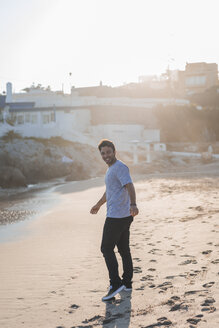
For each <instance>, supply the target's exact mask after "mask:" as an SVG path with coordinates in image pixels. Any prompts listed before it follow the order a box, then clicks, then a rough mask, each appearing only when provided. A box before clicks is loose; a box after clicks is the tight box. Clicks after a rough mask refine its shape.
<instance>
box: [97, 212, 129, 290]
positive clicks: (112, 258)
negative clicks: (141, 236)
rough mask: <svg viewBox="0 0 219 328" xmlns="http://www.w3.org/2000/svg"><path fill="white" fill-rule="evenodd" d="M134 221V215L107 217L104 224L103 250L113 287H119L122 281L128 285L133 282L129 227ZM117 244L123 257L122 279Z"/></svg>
mask: <svg viewBox="0 0 219 328" xmlns="http://www.w3.org/2000/svg"><path fill="white" fill-rule="evenodd" d="M132 221H133V217H132V216H129V217H126V218H118V219H117V218H116V219H115V218H106V221H105V224H104V228H103V238H102V244H101V252H102V253H103V256H104V258H105V262H106V266H107V268H108V271H109V278H110V285H111V286H113V287H118V286H120V285H121V283H122V284H124V285H125V286H126V287H131V284H132V277H133V264H132V257H131V253H130V248H129V235H130V232H129V228H130V225H131V223H132ZM115 246H117V248H118V251H119V253H120V255H121V257H122V264H123V276H122V279H121V278H120V277H119V272H118V262H117V259H116V255H115V253H114V248H115Z"/></svg>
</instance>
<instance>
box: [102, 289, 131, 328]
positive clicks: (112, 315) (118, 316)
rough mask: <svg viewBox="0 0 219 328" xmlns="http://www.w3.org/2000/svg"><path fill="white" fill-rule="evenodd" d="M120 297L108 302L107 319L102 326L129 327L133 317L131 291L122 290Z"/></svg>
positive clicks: (110, 327) (106, 327) (107, 327)
mask: <svg viewBox="0 0 219 328" xmlns="http://www.w3.org/2000/svg"><path fill="white" fill-rule="evenodd" d="M119 294H120V296H121V298H120V299H115V298H114V299H113V300H111V301H108V302H105V303H106V312H105V319H104V320H103V325H102V327H105V328H120V327H121V326H122V327H124V328H128V327H129V324H130V317H131V292H126V291H121V292H120V293H119Z"/></svg>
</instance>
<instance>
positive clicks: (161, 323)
mask: <svg viewBox="0 0 219 328" xmlns="http://www.w3.org/2000/svg"><path fill="white" fill-rule="evenodd" d="M170 325H172V321H170V320H169V319H167V318H166V317H161V318H158V319H157V322H156V323H153V324H151V325H149V326H144V327H142V328H154V327H161V326H167V327H168V326H170Z"/></svg>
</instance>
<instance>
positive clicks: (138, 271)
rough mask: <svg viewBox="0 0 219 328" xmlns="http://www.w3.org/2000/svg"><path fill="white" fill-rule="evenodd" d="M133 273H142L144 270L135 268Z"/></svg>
mask: <svg viewBox="0 0 219 328" xmlns="http://www.w3.org/2000/svg"><path fill="white" fill-rule="evenodd" d="M133 272H134V273H141V272H142V269H141V268H140V267H134V268H133Z"/></svg>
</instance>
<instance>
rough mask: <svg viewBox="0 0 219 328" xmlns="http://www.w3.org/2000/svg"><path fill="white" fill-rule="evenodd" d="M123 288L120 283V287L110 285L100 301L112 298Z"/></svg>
mask: <svg viewBox="0 0 219 328" xmlns="http://www.w3.org/2000/svg"><path fill="white" fill-rule="evenodd" d="M124 288H125V286H124V285H121V286H120V287H117V288H113V287H112V286H110V288H109V291H108V293H107V295H106V296H104V297H103V298H102V301H108V300H110V299H112V298H113V297H114V296H116V295H117V294H118V293H119V292H121V291H122V290H123V289H124Z"/></svg>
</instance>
